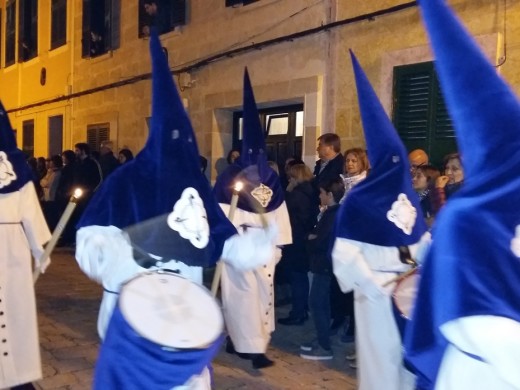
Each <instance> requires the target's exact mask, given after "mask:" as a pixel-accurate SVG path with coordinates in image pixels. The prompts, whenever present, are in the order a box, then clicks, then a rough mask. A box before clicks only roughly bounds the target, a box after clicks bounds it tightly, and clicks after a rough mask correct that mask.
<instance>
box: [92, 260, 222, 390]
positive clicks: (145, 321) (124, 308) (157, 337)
mask: <svg viewBox="0 0 520 390" xmlns="http://www.w3.org/2000/svg"><path fill="white" fill-rule="evenodd" d="M223 323H224V321H223V318H222V314H221V311H220V308H219V306H218V304H217V303H216V301H215V299H214V298H213V297H212V296H211V295H210V293H209V291H207V290H206V289H205V288H204V287H203V286H200V285H198V284H196V283H194V282H192V281H190V280H188V279H185V278H183V277H182V276H179V275H178V274H175V273H173V272H168V271H164V270H159V271H154V272H146V273H143V274H139V275H138V276H136V277H134V278H133V279H131V280H130V281H128V282H127V283H126V284H125V285H123V287H122V289H121V292H120V296H119V301H118V304H117V305H116V306H115V308H114V311H113V313H112V317H111V319H110V324H109V326H108V330H107V333H106V336H105V339H104V340H103V343H102V344H101V350H100V354H99V357H98V360H97V363H96V372H95V376H94V386H93V388H94V390H105V389H125V390H141V389H174V388H177V386H181V387H179V388H186V387H183V386H186V384H187V383H190V384H191V383H194V382H196V383H199V382H200V383H206V382H208V383H209V381H210V379H209V371H208V370H207V369H206V367H207V366H208V365H209V364H210V363H211V360H212V359H213V357H214V356H215V355H216V354H217V353H218V351H219V349H220V346H221V345H222V341H223V339H224V337H223V334H222V332H223ZM190 388H191V387H190ZM196 388H199V387H196ZM203 388H205V387H203Z"/></svg>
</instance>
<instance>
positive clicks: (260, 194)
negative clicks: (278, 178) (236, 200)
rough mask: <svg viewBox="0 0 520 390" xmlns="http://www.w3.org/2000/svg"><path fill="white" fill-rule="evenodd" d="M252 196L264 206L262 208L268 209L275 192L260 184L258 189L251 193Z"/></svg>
mask: <svg viewBox="0 0 520 390" xmlns="http://www.w3.org/2000/svg"><path fill="white" fill-rule="evenodd" d="M251 195H252V196H253V198H255V199H256V200H257V201H258V203H260V204H261V205H262V207H267V205H268V204H269V203H270V202H271V199H272V197H273V190H272V189H270V188H269V187H267V186H266V185H263V184H262V183H260V185H259V186H258V187H256V188H255V189H254V190H253V191H251Z"/></svg>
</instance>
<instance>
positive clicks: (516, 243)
mask: <svg viewBox="0 0 520 390" xmlns="http://www.w3.org/2000/svg"><path fill="white" fill-rule="evenodd" d="M511 250H512V251H513V253H514V255H515V256H516V257H520V225H518V226H517V227H516V230H515V237H514V238H513V239H512V240H511Z"/></svg>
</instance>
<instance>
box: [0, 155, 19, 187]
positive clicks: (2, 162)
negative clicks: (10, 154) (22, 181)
mask: <svg viewBox="0 0 520 390" xmlns="http://www.w3.org/2000/svg"><path fill="white" fill-rule="evenodd" d="M14 180H16V173H15V172H14V170H13V164H11V162H10V161H9V160H8V159H7V154H5V152H0V188H3V187H7V186H8V185H9V184H11V182H12V181H14Z"/></svg>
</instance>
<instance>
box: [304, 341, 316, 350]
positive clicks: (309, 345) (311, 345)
mask: <svg viewBox="0 0 520 390" xmlns="http://www.w3.org/2000/svg"><path fill="white" fill-rule="evenodd" d="M317 346H318V339H313V340H312V341H310V342H308V343H303V344H302V345H300V349H301V350H302V351H312V350H313V349H314V348H316V347H317Z"/></svg>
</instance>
